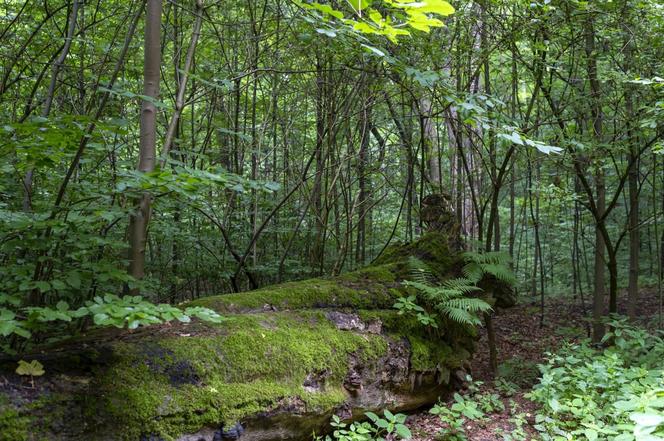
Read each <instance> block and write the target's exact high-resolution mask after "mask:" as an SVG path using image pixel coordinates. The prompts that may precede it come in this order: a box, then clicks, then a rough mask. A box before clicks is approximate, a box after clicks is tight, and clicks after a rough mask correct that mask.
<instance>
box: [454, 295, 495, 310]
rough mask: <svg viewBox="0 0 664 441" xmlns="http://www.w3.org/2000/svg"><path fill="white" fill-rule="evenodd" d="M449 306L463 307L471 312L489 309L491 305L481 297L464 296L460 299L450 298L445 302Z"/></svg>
mask: <svg viewBox="0 0 664 441" xmlns="http://www.w3.org/2000/svg"><path fill="white" fill-rule="evenodd" d="M447 304H448V305H449V307H450V308H455V309H464V310H466V311H468V312H471V313H478V312H488V311H491V309H492V308H491V305H489V304H488V303H487V302H485V301H484V300H482V299H475V298H468V297H464V298H462V299H452V300H450V301H449V302H447Z"/></svg>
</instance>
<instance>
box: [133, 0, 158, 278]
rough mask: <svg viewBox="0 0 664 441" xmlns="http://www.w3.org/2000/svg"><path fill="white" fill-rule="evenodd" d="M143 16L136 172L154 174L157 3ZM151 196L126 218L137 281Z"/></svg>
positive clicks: (145, 196) (154, 0)
mask: <svg viewBox="0 0 664 441" xmlns="http://www.w3.org/2000/svg"><path fill="white" fill-rule="evenodd" d="M145 7H146V15H145V44H144V49H143V50H144V53H143V55H144V63H145V64H144V67H143V95H145V96H146V97H149V98H150V99H149V100H143V102H142V103H141V120H140V125H141V127H140V150H139V161H138V170H139V171H140V172H142V173H149V172H151V171H153V170H154V167H155V162H156V161H155V159H156V141H157V139H156V138H157V106H155V101H156V100H157V99H158V98H159V79H160V67H161V40H160V38H161V10H162V4H161V0H147V2H146V6H145ZM151 200H152V195H151V194H150V193H148V192H145V193H144V194H143V195H142V196H141V197H140V199H139V200H138V201H137V206H136V207H135V210H134V212H133V213H132V214H131V215H130V217H129V275H131V276H132V277H134V278H135V279H137V280H141V279H143V277H144V276H145V247H146V243H147V229H148V224H149V222H150V204H151Z"/></svg>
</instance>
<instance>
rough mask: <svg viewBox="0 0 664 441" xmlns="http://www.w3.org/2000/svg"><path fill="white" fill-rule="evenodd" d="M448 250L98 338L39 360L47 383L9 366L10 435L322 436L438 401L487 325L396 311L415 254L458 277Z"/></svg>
mask: <svg viewBox="0 0 664 441" xmlns="http://www.w3.org/2000/svg"><path fill="white" fill-rule="evenodd" d="M449 244H450V241H449V240H448V237H447V236H446V235H445V234H443V233H440V232H432V233H428V234H426V235H424V236H423V237H422V238H420V239H419V240H417V241H416V242H413V243H411V244H406V245H395V246H391V247H389V248H388V249H387V250H386V251H385V253H384V255H383V256H382V257H381V258H380V259H378V261H377V262H375V263H374V264H373V265H371V266H369V267H367V268H364V269H361V270H359V271H355V272H351V273H347V274H344V275H341V276H338V277H334V278H319V279H311V280H305V281H300V282H290V283H285V284H282V285H277V286H272V287H267V288H264V289H260V290H256V291H251V292H245V293H238V294H230V295H220V296H215V297H207V298H202V299H199V300H196V301H194V302H192V304H193V305H200V306H206V307H209V308H212V309H214V310H216V311H218V312H220V313H222V314H223V315H224V316H225V317H227V320H226V321H225V322H224V323H222V324H218V325H215V324H209V323H204V322H200V321H194V322H191V323H177V324H166V325H159V326H152V327H148V328H143V329H139V330H136V331H133V332H130V331H113V332H111V331H109V330H98V331H95V332H91V333H90V334H89V335H87V336H82V337H77V338H76V339H73V340H71V341H69V342H67V343H65V344H60V345H58V346H57V347H51V348H49V350H48V351H42V352H40V353H36V354H33V355H32V356H31V357H29V358H26V359H28V360H30V359H38V360H41V362H42V364H43V365H44V367H45V370H46V374H45V375H44V376H43V377H40V378H38V379H37V380H36V384H37V386H36V387H35V388H34V389H31V388H30V387H28V386H27V385H26V384H25V383H21V379H20V378H19V377H18V376H16V375H15V374H13V370H14V369H15V367H16V364H15V363H9V362H5V363H3V364H1V365H0V439H2V440H5V439H6V440H12V441H18V440H40V439H48V440H129V441H139V440H145V441H157V440H178V441H201V440H205V441H219V440H223V439H237V438H240V439H241V440H243V441H244V440H250V441H270V440H280V439H283V440H286V439H288V440H299V439H311V434H312V433H313V432H320V431H321V430H324V429H325V427H326V426H327V424H328V422H329V418H330V416H331V415H332V414H337V415H340V416H342V417H344V418H353V417H357V416H360V415H362V414H363V413H364V412H366V411H377V410H380V409H384V408H389V409H391V410H395V411H407V410H412V409H416V408H418V407H421V406H423V405H426V404H430V403H432V402H435V400H436V399H437V397H438V396H439V395H441V394H442V393H444V392H445V391H446V390H449V389H450V388H451V387H453V386H454V384H453V383H454V382H455V381H458V380H457V378H459V377H463V375H461V373H463V371H464V369H466V368H467V361H468V359H469V357H470V355H471V353H472V352H473V350H474V342H475V331H474V330H473V329H470V328H467V327H463V326H458V325H453V324H448V325H446V326H445V328H444V329H441V330H440V331H437V332H435V333H434V332H432V330H429V329H427V328H425V327H423V326H422V325H420V324H419V323H418V322H417V320H415V319H414V318H410V317H406V316H400V315H398V314H397V311H396V310H395V309H393V307H392V305H393V304H394V302H395V299H397V298H398V297H400V296H401V295H403V294H404V293H406V289H405V288H404V287H403V286H402V284H401V283H400V281H402V280H403V279H406V278H407V277H408V263H407V259H408V257H409V256H416V257H418V258H419V259H421V260H423V261H425V262H427V263H428V264H429V265H430V267H431V268H432V270H433V271H434V272H435V273H436V274H437V276H439V277H440V278H441V279H442V278H449V277H455V276H457V275H458V274H459V271H460V268H461V265H462V262H461V258H460V254H459V253H458V252H456V251H454V250H450V248H449ZM508 291H509V290H505V291H504V293H505V294H507V293H508ZM494 295H495V296H496V297H498V298H499V299H501V298H506V299H507V300H504V301H503V303H505V302H507V303H509V302H511V300H510V297H509V296H508V295H506V296H501V291H500V290H495V291H494Z"/></svg>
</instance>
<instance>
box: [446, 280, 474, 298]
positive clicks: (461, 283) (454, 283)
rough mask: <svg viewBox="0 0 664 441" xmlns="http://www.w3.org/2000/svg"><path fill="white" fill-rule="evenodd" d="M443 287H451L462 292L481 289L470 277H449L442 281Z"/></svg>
mask: <svg viewBox="0 0 664 441" xmlns="http://www.w3.org/2000/svg"><path fill="white" fill-rule="evenodd" d="M442 286H443V288H446V289H452V290H455V291H460V292H462V293H464V294H469V293H471V292H475V291H482V289H481V288H480V287H478V286H476V285H475V284H474V283H473V281H472V280H471V279H464V278H459V279H450V280H446V281H445V282H443V285H442Z"/></svg>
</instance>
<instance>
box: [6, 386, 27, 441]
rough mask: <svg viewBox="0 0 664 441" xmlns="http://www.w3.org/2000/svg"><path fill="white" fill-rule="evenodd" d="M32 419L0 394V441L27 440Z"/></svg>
mask: <svg viewBox="0 0 664 441" xmlns="http://www.w3.org/2000/svg"><path fill="white" fill-rule="evenodd" d="M31 424H32V419H31V418H30V417H29V416H26V415H22V413H21V412H20V411H19V409H17V408H15V407H14V406H12V405H11V404H9V400H8V399H7V398H6V397H4V396H3V395H0V441H27V440H28V439H29V438H28V437H29V434H30V426H31Z"/></svg>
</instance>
